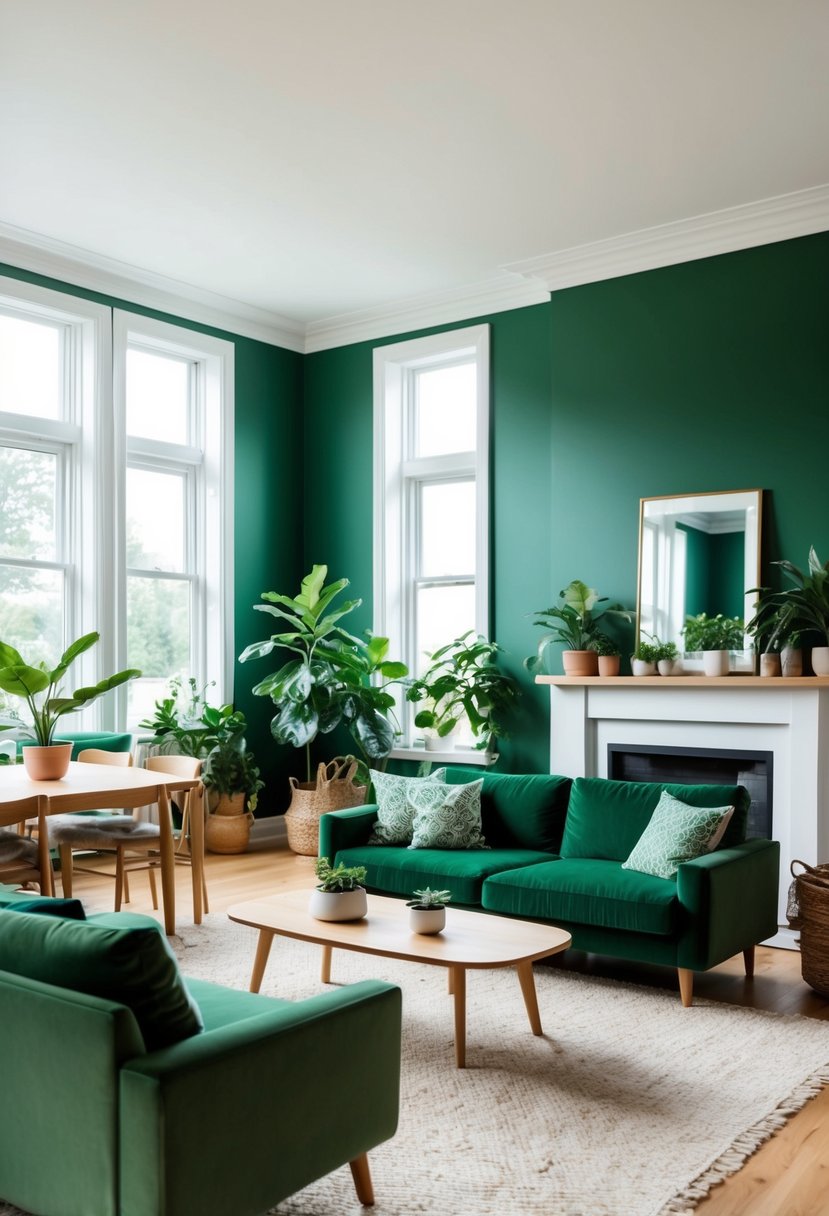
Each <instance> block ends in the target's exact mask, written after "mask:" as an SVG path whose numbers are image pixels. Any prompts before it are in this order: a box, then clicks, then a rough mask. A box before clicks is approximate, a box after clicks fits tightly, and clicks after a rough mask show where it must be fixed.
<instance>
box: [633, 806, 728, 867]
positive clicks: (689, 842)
mask: <svg viewBox="0 0 829 1216" xmlns="http://www.w3.org/2000/svg"><path fill="white" fill-rule="evenodd" d="M733 813H734V808H733V807H732V806H715V807H710V806H709V807H701V806H689V805H688V804H687V802H680V801H679V799H678V798H674V796H673V794H669V793H668V791H667V790H663V791H662V796H661V797H660V799H659V802H658V803H657V804H656V808H655V810H654V812H653V815H652V816H651V821H650V823H649V824H648V826H647V827H646V828H645V830H644V832H643V833H642V835H641V836H640V837H639V840H638V841H637V843H636V845H635V846H634V848H633V852H632V853H631V854H630V856H629V857H628V859H627V861H623V862H622V869H623V870H638V871H639V873H640V874H653V875H654V876H655V877H656V878H673V876H674V875H675V874H676V872H677V870H678V869H679V866H680V864H681V863H682V862H683V861H693V860H694V858H695V857H702V856H703V854H704V853H709V852H711V851H712V850H713V849H714V848H716V846H717V844H718V842H719V841H720V840H721V839H722V835H723V833H724V832H725V829H726V827H727V825H728V821H729V819H730V818H731V816H732V815H733Z"/></svg>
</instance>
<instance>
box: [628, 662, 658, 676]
mask: <svg viewBox="0 0 829 1216" xmlns="http://www.w3.org/2000/svg"><path fill="white" fill-rule="evenodd" d="M630 669H631V671H632V672H633V674H634V675H635V676H655V675H656V664H655V663H646V662H645V660H644V659H633V658H632V659H631V660H630Z"/></svg>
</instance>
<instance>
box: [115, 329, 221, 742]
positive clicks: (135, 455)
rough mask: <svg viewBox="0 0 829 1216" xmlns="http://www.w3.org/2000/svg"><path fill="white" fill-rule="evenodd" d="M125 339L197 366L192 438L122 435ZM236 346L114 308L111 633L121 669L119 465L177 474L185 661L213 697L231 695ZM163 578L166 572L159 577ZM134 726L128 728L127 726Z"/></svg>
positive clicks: (121, 701)
mask: <svg viewBox="0 0 829 1216" xmlns="http://www.w3.org/2000/svg"><path fill="white" fill-rule="evenodd" d="M131 345H135V346H140V347H141V348H142V349H144V350H148V351H151V352H152V351H154V352H156V353H158V354H166V355H173V356H175V357H177V358H183V359H187V360H188V361H190V362H192V363H193V364H195V378H194V383H193V384H192V386H191V406H190V408H191V424H192V428H193V430H192V436H191V437H192V438H193V439H194V440H196V442H195V443H193V444H178V443H167V442H164V441H162V440H156V439H145V438H140V437H137V436H134V437H128V436H127V433H126V361H127V350H128V347H129V346H131ZM234 351H235V348H234V345H233V343H232V342H228V341H226V340H224V339H222V338H215V337H212V336H210V335H207V334H200V333H194V332H193V331H191V330H187V329H185V328H183V327H182V326H179V325H172V324H170V323H168V322H165V321H158V320H155V319H154V318H151V317H144V316H141V315H140V314H138V313H131V312H126V311H122V310H120V309H116V310H115V311H114V314H113V386H114V403H115V410H114V414H115V452H116V460H115V469H116V478H115V480H116V485H115V503H116V512H115V514H116V527H117V530H118V535H119V537H120V538H122V539H121V542H120V544H119V545H118V547H117V556H116V563H117V566H116V579H115V586H116V589H117V590H116V595H115V597H114V611H115V614H116V618H117V623H118V624H117V630H116V634H117V637H118V638H119V667H124V666H126V662H127V657H126V638H127V631H126V619H127V605H126V576H127V570H126V566H125V543H124V540H123V538H124V537H125V528H126V519H125V515H126V505H125V504H126V497H125V488H126V469H127V466H128V465H129V466H130V467H141V468H146V469H157V470H158V471H159V472H184V473H185V475H186V477H187V484H188V489H187V492H188V493H189V494H190V495H191V498H192V503H191V505H193V506H194V511H190V512H188V516H189V519H190V525H189V532H188V536H187V538H186V551H187V555H188V557H187V572H186V573H185V574H183V575H182V576H181V577H182V578H184V579H186V580H187V581H190V583H191V586H192V587H193V589H194V590H193V595H192V599H191V608H192V612H191V623H192V637H191V656H190V659H191V665H192V671H193V672H194V674H195V675H196V677H197V679H198V680H199V682H200V683H202V682H211V681H212V682H213V683H214V684H215V687H214V688H213V690H212V692H211V700H214V699H215V700H218V702H219V703H220V704H225V703H228V702H231V701H232V700H233V674H234V662H233V656H234V647H233V457H234V447H233V432H234V427H233V418H234V394H233V387H234ZM165 577H167V575H165ZM116 693H117V697H118V713H119V718H120V720H121V721H125V720H126V706H127V695H128V690H127V689H126V688H120V689H118V690H116ZM136 725H137V724H136V723H130V724H129V726H130V727H131V728H132V729H134V728H135V726H136Z"/></svg>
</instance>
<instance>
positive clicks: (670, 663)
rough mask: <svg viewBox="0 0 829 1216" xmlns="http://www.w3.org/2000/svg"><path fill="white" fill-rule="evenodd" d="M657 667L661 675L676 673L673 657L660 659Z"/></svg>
mask: <svg viewBox="0 0 829 1216" xmlns="http://www.w3.org/2000/svg"><path fill="white" fill-rule="evenodd" d="M656 667H657V670H658V672H659V674H660V675H661V676H672V675H673V674H674V660H673V659H660V660H659V662H658V663H657V664H656Z"/></svg>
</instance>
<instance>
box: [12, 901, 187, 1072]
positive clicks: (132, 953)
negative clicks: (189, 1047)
mask: <svg viewBox="0 0 829 1216" xmlns="http://www.w3.org/2000/svg"><path fill="white" fill-rule="evenodd" d="M0 970H3V971H9V972H12V973H13V974H14V975H20V976H25V977H27V978H28V979H33V980H40V981H42V982H43V983H47V984H54V985H56V986H58V987H61V988H70V989H72V990H73V991H75V992H83V993H87V994H88V995H90V996H97V997H102V998H104V999H105V1000H110V1001H117V1002H118V1003H120V1004H122V1005H126V1006H127V1007H128V1008H129V1009H131V1010H132V1012H133V1014H134V1015H135V1018H136V1021H137V1022H138V1025H139V1027H140V1029H141V1033H142V1035H143V1038H144V1043H145V1045H146V1047H147V1049H148V1050H149V1051H152V1050H154V1049H155V1048H158V1047H167V1046H169V1045H170V1044H172V1043H178V1042H179V1041H180V1040H181V1039H186V1038H189V1037H190V1036H191V1035H194V1034H197V1033H198V1032H199V1031H200V1030H201V1028H202V1023H201V1018H200V1016H199V1012H198V1008H197V1007H196V1005H195V1004H194V1002H193V1001H192V999H191V997H190V994H189V992H188V990H187V987H186V985H185V983H184V981H183V980H182V978H181V976H180V975H179V973H178V967H177V965H176V959H175V955H174V954H173V952H172V950H171V949H170V947H169V946H168V944H167V940H166V938H165V937H164V936H163V935H162V933H161V931H160V929H159V926H158V925H157V923H156V922H155V921H154V920H152V919H151V918H150V917H143V916H133V915H129V914H126V913H117V914H114V913H113V914H109V915H104V916H95V917H90V918H89V919H88V920H84V921H79V920H65V919H58V918H56V917H54V916H33V915H26V914H25V913H22V914H20V915H17V916H12V915H10V914H9V912H8V911H5V912H0Z"/></svg>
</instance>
